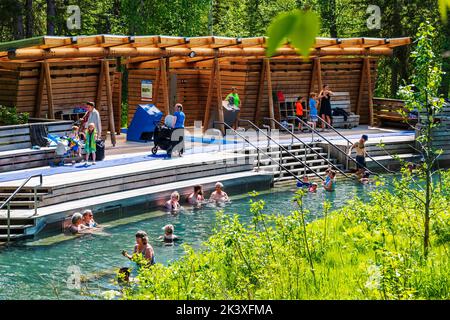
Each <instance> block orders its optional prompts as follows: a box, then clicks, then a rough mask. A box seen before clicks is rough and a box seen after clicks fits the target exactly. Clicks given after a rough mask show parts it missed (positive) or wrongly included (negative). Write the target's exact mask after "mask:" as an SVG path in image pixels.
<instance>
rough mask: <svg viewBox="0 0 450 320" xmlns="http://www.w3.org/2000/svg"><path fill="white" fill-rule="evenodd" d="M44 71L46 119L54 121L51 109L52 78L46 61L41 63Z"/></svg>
mask: <svg viewBox="0 0 450 320" xmlns="http://www.w3.org/2000/svg"><path fill="white" fill-rule="evenodd" d="M43 63H44V64H43V66H44V70H45V84H46V89H47V103H48V112H47V113H48V118H49V119H55V112H54V109H53V89H52V77H51V74H50V64H49V63H48V61H47V60H46V61H44V62H43Z"/></svg>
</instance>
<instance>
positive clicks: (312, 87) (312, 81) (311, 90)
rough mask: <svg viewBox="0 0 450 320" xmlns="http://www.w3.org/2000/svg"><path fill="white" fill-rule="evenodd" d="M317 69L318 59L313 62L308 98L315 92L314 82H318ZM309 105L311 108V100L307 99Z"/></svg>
mask: <svg viewBox="0 0 450 320" xmlns="http://www.w3.org/2000/svg"><path fill="white" fill-rule="evenodd" d="M316 69H317V58H314V59H313V62H312V69H311V80H310V82H309V92H308V97H309V94H310V93H311V92H313V91H314V82H315V80H316V72H317V71H316ZM307 104H308V106H309V99H307Z"/></svg>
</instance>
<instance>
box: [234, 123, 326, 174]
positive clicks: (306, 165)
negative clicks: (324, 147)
mask: <svg viewBox="0 0 450 320" xmlns="http://www.w3.org/2000/svg"><path fill="white" fill-rule="evenodd" d="M239 122H246V123H248V124H250V126H252V127H253V128H254V129H256V130H257V132H261V133H262V134H263V135H264V136H265V137H266V138H267V139H268V140H270V141H272V142H274V143H275V145H277V146H278V147H279V148H281V149H282V150H283V151H284V152H286V153H287V154H288V155H290V156H291V157H293V158H294V159H295V160H297V161H298V162H299V163H301V164H302V165H303V168H305V173H306V169H308V170H309V171H311V172H312V173H314V175H316V176H317V177H319V178H320V179H321V180H322V181H324V179H323V177H322V176H321V175H319V174H318V173H317V172H315V171H314V170H313V169H312V168H311V167H310V166H309V165H308V164H307V163H306V159H305V161H303V160H302V159H300V158H299V157H297V156H296V155H295V154H293V153H292V152H291V151H290V150H289V149H287V148H286V147H284V146H283V145H282V144H281V143H278V142H277V141H275V140H274V139H273V138H272V137H271V136H269V135H268V134H266V133H265V132H264V131H262V130H261V129H260V128H259V127H258V126H257V125H256V124H254V123H253V122H252V121H250V120H246V119H242V120H239ZM292 141H293V140H292ZM304 145H305V144H304ZM305 146H306V145H305ZM308 147H309V148H311V147H310V146H308ZM311 149H312V148H311ZM305 151H306V149H305ZM314 151H315V150H314ZM316 153H317V152H316ZM281 157H282V153H281Z"/></svg>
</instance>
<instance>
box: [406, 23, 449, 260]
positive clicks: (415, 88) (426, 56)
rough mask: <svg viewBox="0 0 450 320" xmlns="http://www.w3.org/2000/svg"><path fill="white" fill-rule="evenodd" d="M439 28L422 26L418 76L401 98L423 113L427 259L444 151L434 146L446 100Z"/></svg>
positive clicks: (421, 135) (415, 60)
mask: <svg viewBox="0 0 450 320" xmlns="http://www.w3.org/2000/svg"><path fill="white" fill-rule="evenodd" d="M436 36H437V35H436V28H435V27H433V26H432V24H431V23H429V22H427V23H422V24H421V25H420V28H419V32H418V33H417V45H416V48H415V51H414V52H413V53H412V54H411V57H412V59H413V63H414V73H413V75H412V77H411V84H409V85H406V86H402V87H401V89H400V95H401V96H402V97H403V98H404V99H405V106H406V108H407V109H408V110H409V111H413V110H415V111H418V112H419V125H418V136H417V138H416V142H417V143H418V145H419V149H420V151H421V153H422V156H423V160H424V163H423V166H422V168H421V175H422V176H423V177H424V179H425V199H424V201H423V208H424V211H423V215H424V230H423V234H424V236H423V249H424V255H425V257H427V256H428V252H429V247H430V219H431V203H432V201H433V196H434V184H433V173H434V170H435V165H436V161H437V160H438V157H439V155H440V154H441V153H442V150H437V149H436V148H435V147H434V146H433V133H434V131H435V129H436V128H437V127H438V126H439V124H437V123H436V121H435V120H436V116H437V115H438V114H439V113H440V111H441V110H442V108H443V105H444V100H443V99H442V98H441V97H440V96H439V89H440V85H441V79H442V70H441V62H440V57H439V55H437V54H436V53H435V51H434V48H435V46H434V43H435V40H436Z"/></svg>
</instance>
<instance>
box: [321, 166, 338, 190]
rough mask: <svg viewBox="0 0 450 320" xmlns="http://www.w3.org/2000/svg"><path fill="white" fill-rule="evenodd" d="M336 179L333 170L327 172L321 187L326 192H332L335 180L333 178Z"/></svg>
mask: <svg viewBox="0 0 450 320" xmlns="http://www.w3.org/2000/svg"><path fill="white" fill-rule="evenodd" d="M335 177H336V171H334V170H329V171H328V175H327V177H326V179H325V181H324V183H323V187H324V189H325V190H326V191H329V192H331V191H334V185H335V180H334V178H335Z"/></svg>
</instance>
